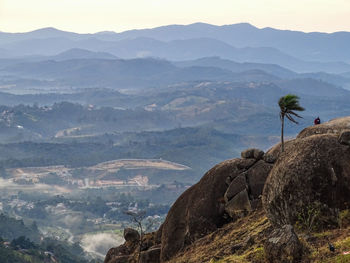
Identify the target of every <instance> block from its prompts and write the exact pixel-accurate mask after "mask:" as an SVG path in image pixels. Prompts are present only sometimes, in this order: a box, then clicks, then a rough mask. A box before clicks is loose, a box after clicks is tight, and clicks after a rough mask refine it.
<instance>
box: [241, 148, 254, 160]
mask: <svg viewBox="0 0 350 263" xmlns="http://www.w3.org/2000/svg"><path fill="white" fill-rule="evenodd" d="M254 150H255V149H254V148H250V149H247V150H244V151H242V152H241V157H242V158H243V159H254Z"/></svg>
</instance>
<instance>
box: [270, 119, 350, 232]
mask: <svg viewBox="0 0 350 263" xmlns="http://www.w3.org/2000/svg"><path fill="white" fill-rule="evenodd" d="M330 123H331V124H332V123H333V124H334V125H335V126H334V127H333V126H332V125H330ZM330 123H324V124H321V125H317V127H316V126H313V127H310V128H307V129H305V130H303V131H302V132H301V133H300V134H299V135H298V137H297V139H295V140H292V141H289V143H288V147H285V151H284V152H283V153H281V154H279V156H278V159H277V161H276V163H275V165H274V167H273V168H272V170H271V172H270V174H269V176H268V178H267V180H266V183H265V187H264V191H263V205H264V208H265V210H266V213H267V216H268V218H269V219H270V221H271V222H272V223H273V224H275V225H279V226H282V225H285V224H294V223H295V222H296V221H297V220H298V217H300V215H302V214H303V213H308V212H310V211H314V213H315V214H316V213H320V216H318V217H317V220H318V219H322V220H323V222H320V223H322V224H325V225H326V224H327V225H328V224H332V223H333V222H335V221H336V213H337V211H338V210H339V209H347V208H348V203H349V200H350V147H349V146H347V145H343V144H341V143H339V141H338V136H339V135H340V133H341V132H342V131H344V129H345V128H348V124H349V123H350V117H347V118H342V119H338V120H333V121H331V122H330ZM323 132H324V134H323ZM306 209H307V210H309V211H305V210H306ZM302 223H303V222H302ZM304 223H307V222H304Z"/></svg>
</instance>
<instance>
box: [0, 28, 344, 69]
mask: <svg viewBox="0 0 350 263" xmlns="http://www.w3.org/2000/svg"><path fill="white" fill-rule="evenodd" d="M349 42H350V33H349V32H336V33H332V34H327V33H317V32H313V33H304V32H299V31H290V30H278V29H273V28H263V29H259V28H256V27H254V26H252V25H250V24H247V23H241V24H233V25H225V26H214V25H210V24H204V23H195V24H190V25H169V26H162V27H157V28H153V29H141V30H129V31H125V32H121V33H113V32H99V33H95V34H77V33H72V32H65V31H60V30H57V29H54V28H44V29H39V30H35V31H32V32H28V33H4V32H1V33H0V43H1V44H0V50H7V52H9V54H11V55H12V56H13V55H14V54H16V55H17V56H21V55H35V54H36V55H56V54H57V53H60V52H64V51H66V50H69V49H72V48H79V49H87V50H90V51H98V52H108V53H112V54H113V55H115V56H118V57H122V58H135V57H147V56H152V57H159V58H165V59H169V60H193V59H198V58H201V57H208V56H220V57H222V58H228V59H232V60H236V61H239V62H259V63H273V64H279V65H281V66H284V67H287V68H290V69H292V70H294V71H298V72H312V71H313V72H314V71H326V72H330V73H342V72H347V71H350V65H349V64H347V63H350V49H349V48H348V45H347V43H349ZM3 53H4V52H0V55H1V56H3V57H4V54H3ZM5 53H6V52H5Z"/></svg>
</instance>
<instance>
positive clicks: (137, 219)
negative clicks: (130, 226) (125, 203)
mask: <svg viewBox="0 0 350 263" xmlns="http://www.w3.org/2000/svg"><path fill="white" fill-rule="evenodd" d="M124 213H125V214H126V215H128V216H130V217H131V218H132V221H133V222H134V223H135V224H136V226H137V229H138V232H139V234H140V239H139V251H138V259H137V262H140V259H141V251H142V249H143V236H144V235H145V233H146V232H147V231H148V230H150V229H151V227H152V226H153V224H154V220H153V219H152V218H151V217H147V218H148V220H147V223H146V225H143V221H144V220H145V219H146V211H145V210H138V211H136V212H134V211H125V212H124Z"/></svg>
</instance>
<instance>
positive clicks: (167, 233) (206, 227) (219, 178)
mask: <svg viewBox="0 0 350 263" xmlns="http://www.w3.org/2000/svg"><path fill="white" fill-rule="evenodd" d="M254 163H255V160H254V159H232V160H228V161H225V162H222V163H220V164H218V165H216V166H215V167H213V168H212V169H210V170H209V171H208V172H207V173H206V174H205V175H204V176H203V177H202V179H201V180H200V181H199V182H198V183H197V184H195V185H194V186H192V187H191V188H189V189H188V190H186V191H185V192H184V193H183V194H182V195H181V196H180V197H179V198H178V199H177V200H176V202H175V203H174V205H173V206H172V207H171V209H170V211H169V213H168V215H167V217H166V219H165V221H164V224H163V226H162V237H161V244H162V245H161V256H160V257H161V262H164V261H166V260H168V259H170V258H171V257H172V256H174V255H175V254H176V253H177V252H179V251H180V250H181V249H183V248H184V247H186V246H187V245H189V244H191V243H192V242H194V241H195V240H196V239H198V238H201V237H203V236H205V235H207V234H209V233H211V232H213V231H215V230H216V228H217V227H218V226H221V225H222V224H223V223H224V218H223V215H222V203H221V200H222V199H223V196H224V194H225V192H226V189H227V183H226V182H227V178H229V179H230V180H234V179H235V178H236V177H237V176H238V175H239V174H241V173H243V172H244V171H246V170H248V169H249V168H250V167H251V166H252V165H253V164H254Z"/></svg>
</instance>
